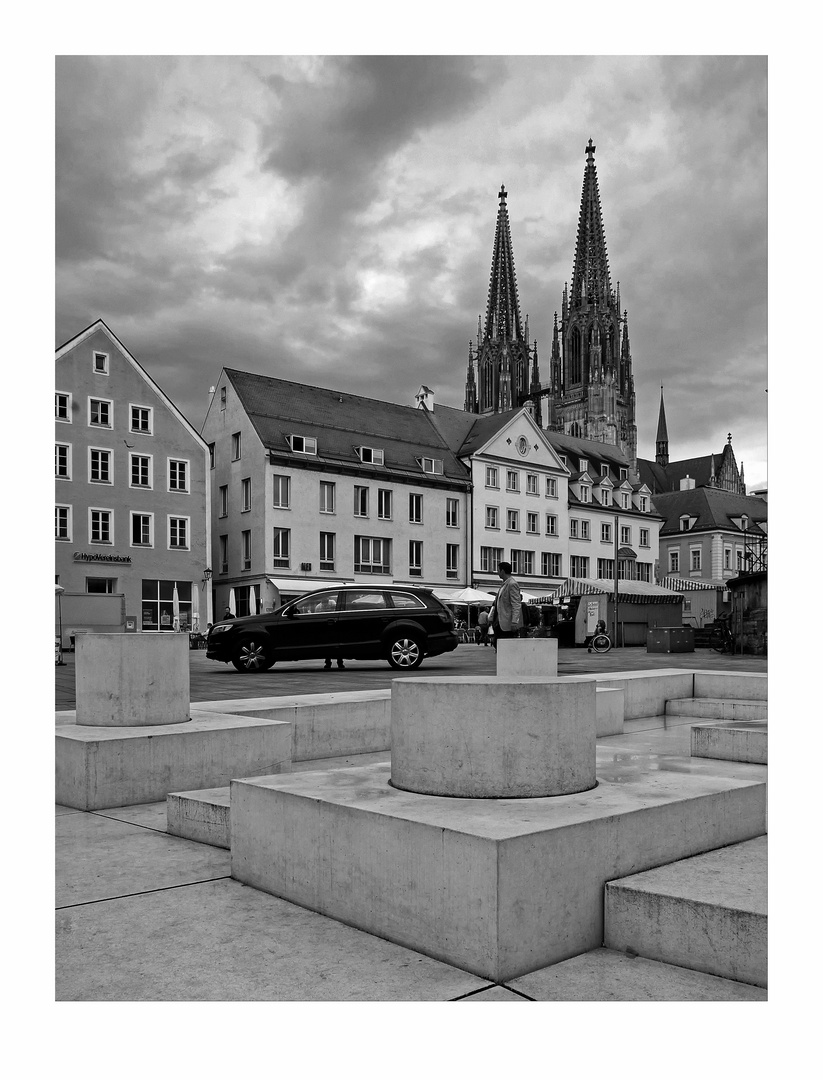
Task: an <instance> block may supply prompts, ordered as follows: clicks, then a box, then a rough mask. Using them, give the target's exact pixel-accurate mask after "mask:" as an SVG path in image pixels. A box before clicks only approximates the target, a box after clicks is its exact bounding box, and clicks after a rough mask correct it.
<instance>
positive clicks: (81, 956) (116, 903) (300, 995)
mask: <svg viewBox="0 0 823 1080" xmlns="http://www.w3.org/2000/svg"><path fill="white" fill-rule="evenodd" d="M180 843H185V841H180ZM205 850H207V851H209V850H211V849H209V848H207V849H205ZM56 926H57V971H56V997H57V1000H58V1001H451V1000H454V999H455V998H461V997H463V996H464V995H465V994H468V993H471V992H472V991H475V990H482V989H484V988H485V987H487V986H488V981H487V980H483V979H480V978H478V977H477V976H474V975H470V974H469V973H468V972H465V971H461V970H459V969H458V968H455V967H452V966H450V965H448V964H444V963H441V962H439V961H437V960H433V959H430V958H429V957H427V956H423V955H422V954H420V953H416V952H412V951H411V950H409V949H405V948H403V947H402V946H399V945H393V944H391V943H390V942H388V941H383V940H381V939H380V938H376V937H372V936H371V935H370V934H365V933H363V932H362V931H360V930H356V929H354V928H353V927H350V926H345V925H344V924H343V923H339V922H335V921H334V920H333V919H328V918H325V917H324V916H322V915H317V914H315V913H314V912H311V911H307V910H306V909H304V908H300V907H297V906H296V905H294V904H290V903H287V902H286V901H285V900H279V899H277V898H276V897H273V896H268V895H266V894H265V893H262V892H258V891H257V890H256V889H251V888H248V887H247V886H245V885H241V884H240V883H239V882H236V881H231V880H221V881H212V882H205V883H202V884H198V885H190V886H186V887H184V888H180V889H173V890H166V891H161V892H155V893H148V894H144V895H142V896H130V897H124V898H122V899H117V900H111V901H109V902H107V903H102V904H87V905H84V906H82V907H74V908H68V909H64V910H62V911H58V912H57V923H56ZM307 1053H310V1049H309V1050H307Z"/></svg>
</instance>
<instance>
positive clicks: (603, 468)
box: [600, 461, 609, 476]
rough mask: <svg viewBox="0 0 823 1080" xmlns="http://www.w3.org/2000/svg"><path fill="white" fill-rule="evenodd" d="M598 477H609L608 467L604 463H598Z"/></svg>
mask: <svg viewBox="0 0 823 1080" xmlns="http://www.w3.org/2000/svg"><path fill="white" fill-rule="evenodd" d="M600 475H601V476H608V475H609V466H608V465H607V464H606V463H605V462H604V461H601V462H600Z"/></svg>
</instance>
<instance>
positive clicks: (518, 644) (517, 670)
mask: <svg viewBox="0 0 823 1080" xmlns="http://www.w3.org/2000/svg"><path fill="white" fill-rule="evenodd" d="M497 674H498V675H499V676H500V677H501V678H503V679H519V678H529V677H532V676H541V677H543V678H551V679H554V678H557V639H556V638H501V639H500V641H498V643H497Z"/></svg>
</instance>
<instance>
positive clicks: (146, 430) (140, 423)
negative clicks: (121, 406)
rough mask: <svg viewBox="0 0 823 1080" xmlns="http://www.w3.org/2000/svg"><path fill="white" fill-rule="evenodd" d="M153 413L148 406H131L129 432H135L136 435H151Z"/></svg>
mask: <svg viewBox="0 0 823 1080" xmlns="http://www.w3.org/2000/svg"><path fill="white" fill-rule="evenodd" d="M152 413H153V410H152V409H150V408H148V407H147V406H146V405H131V406H130V407H129V414H130V422H129V431H132V432H134V434H135V435H151V433H152Z"/></svg>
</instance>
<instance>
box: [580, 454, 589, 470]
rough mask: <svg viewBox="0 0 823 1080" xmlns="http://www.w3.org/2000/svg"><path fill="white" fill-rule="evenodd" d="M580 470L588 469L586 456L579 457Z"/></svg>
mask: <svg viewBox="0 0 823 1080" xmlns="http://www.w3.org/2000/svg"><path fill="white" fill-rule="evenodd" d="M580 471H581V472H588V471H589V459H588V458H584V457H582V458H581V459H580Z"/></svg>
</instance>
